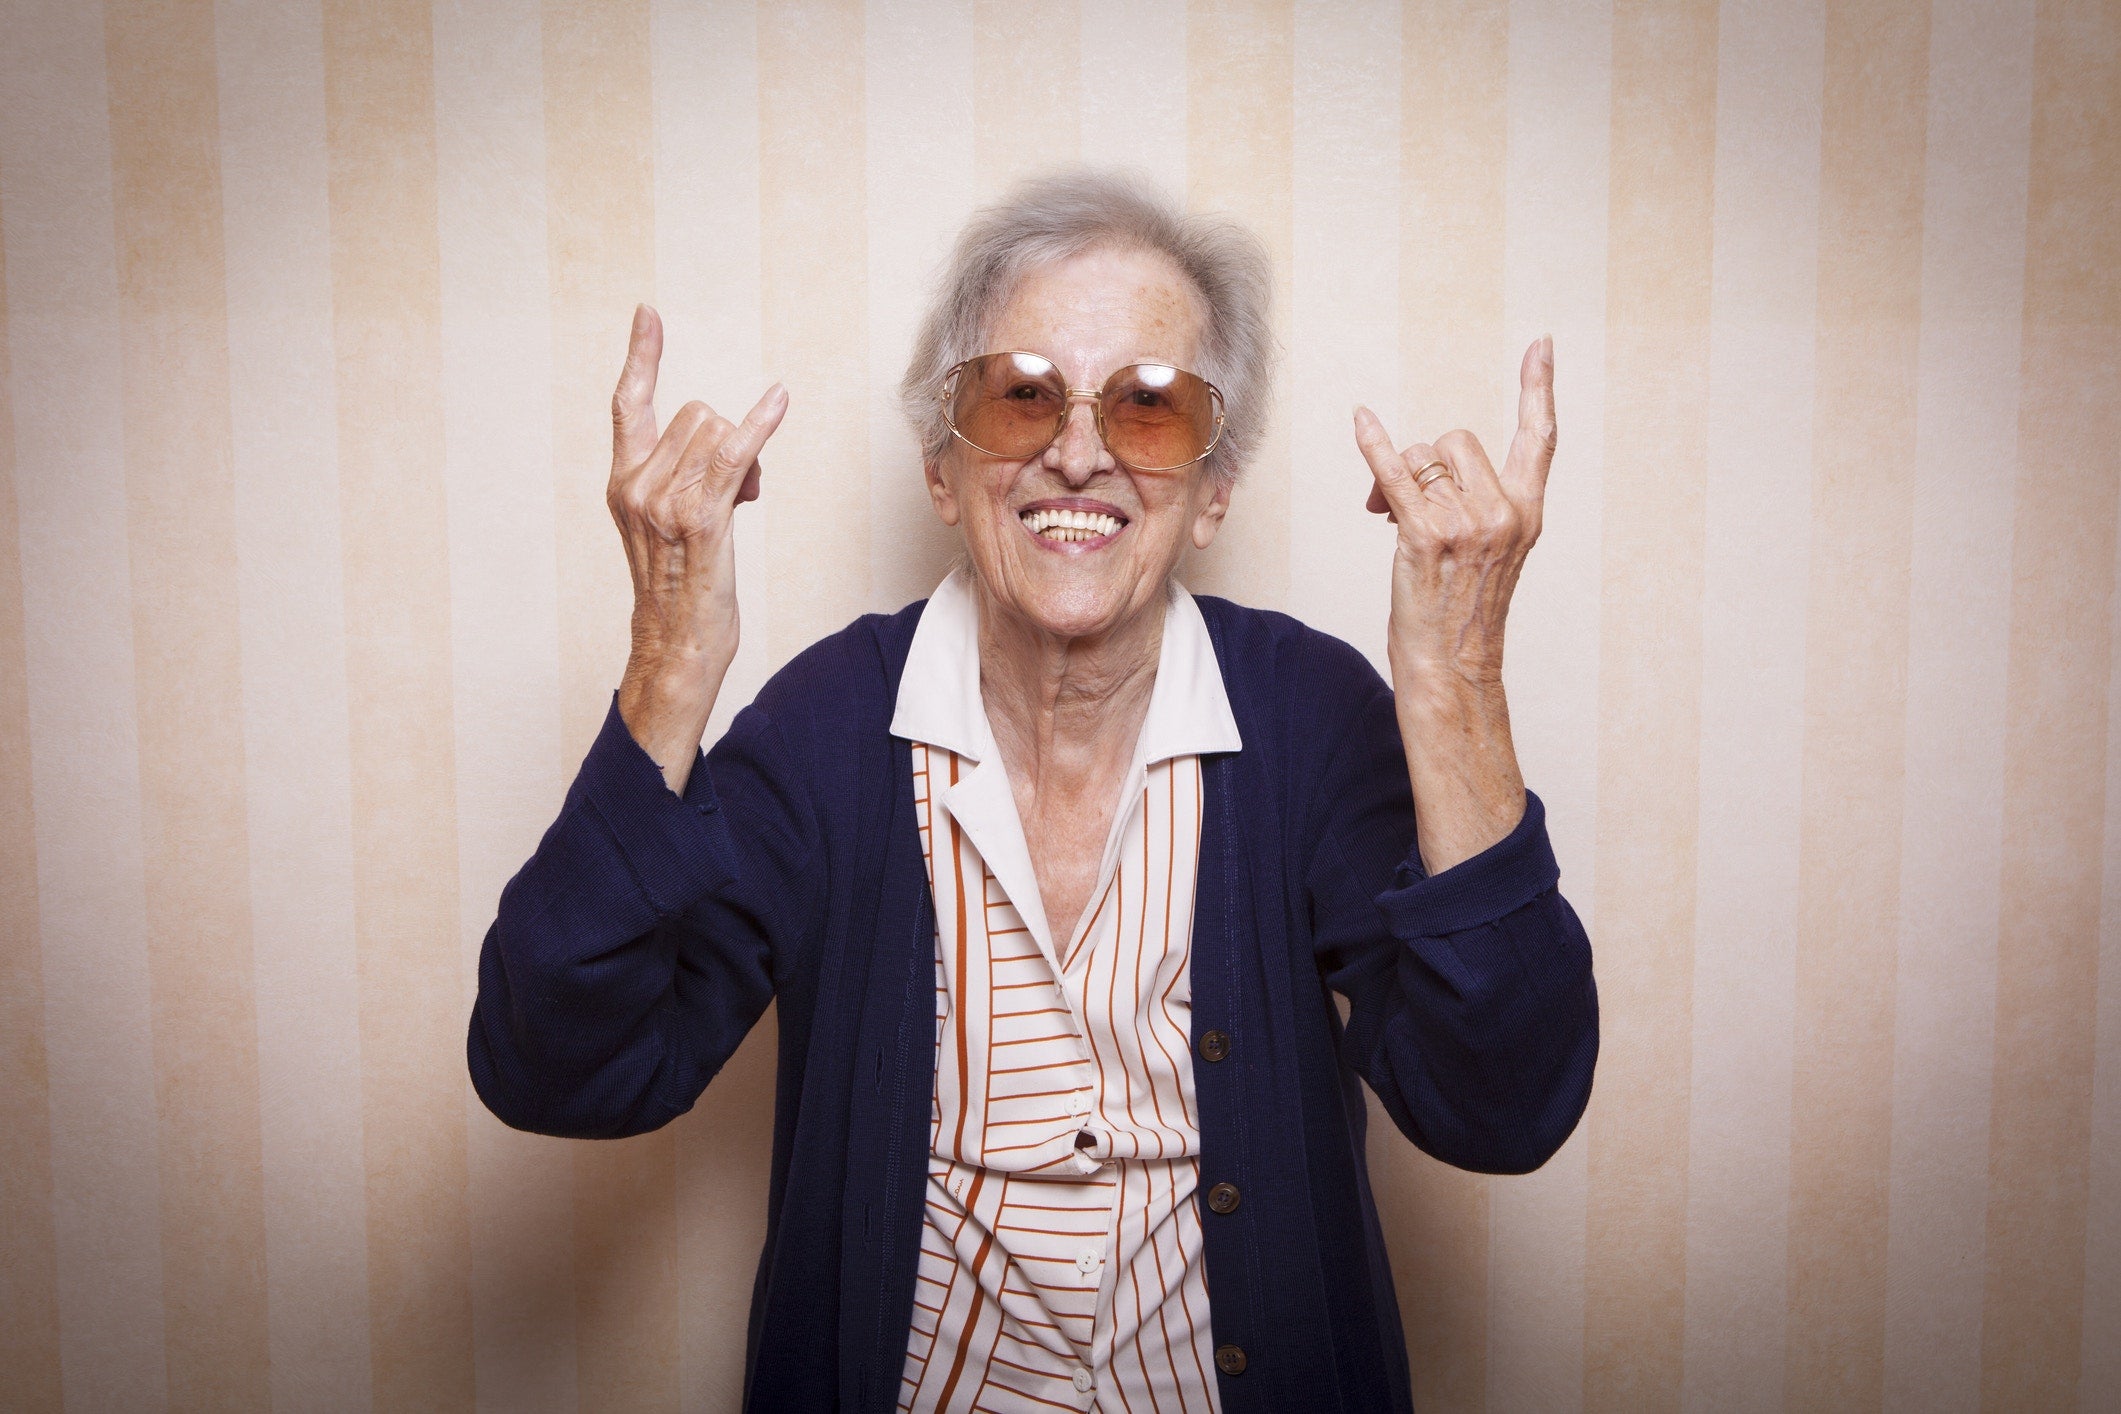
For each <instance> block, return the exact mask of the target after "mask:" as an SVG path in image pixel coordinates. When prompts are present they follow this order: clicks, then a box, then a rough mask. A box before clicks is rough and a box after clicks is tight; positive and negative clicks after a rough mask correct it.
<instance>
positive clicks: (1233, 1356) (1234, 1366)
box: [1215, 1345, 1245, 1375]
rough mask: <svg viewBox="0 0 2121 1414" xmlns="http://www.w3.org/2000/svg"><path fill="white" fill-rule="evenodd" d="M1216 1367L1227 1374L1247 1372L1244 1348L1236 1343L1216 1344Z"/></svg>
mask: <svg viewBox="0 0 2121 1414" xmlns="http://www.w3.org/2000/svg"><path fill="white" fill-rule="evenodd" d="M1215 1368H1216V1369H1218V1370H1220V1371H1222V1372H1223V1373H1224V1374H1226V1375H1242V1374H1243V1373H1244V1372H1245V1352H1244V1348H1243V1347H1242V1346H1236V1345H1218V1346H1216V1347H1215Z"/></svg>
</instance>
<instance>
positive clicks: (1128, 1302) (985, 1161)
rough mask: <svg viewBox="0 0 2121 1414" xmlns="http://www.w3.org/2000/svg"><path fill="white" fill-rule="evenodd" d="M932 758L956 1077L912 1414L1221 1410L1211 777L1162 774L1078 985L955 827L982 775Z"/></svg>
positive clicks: (938, 1109)
mask: <svg viewBox="0 0 2121 1414" xmlns="http://www.w3.org/2000/svg"><path fill="white" fill-rule="evenodd" d="M913 763H914V777H913V784H914V797H915V807H916V818H917V820H918V822H919V825H920V835H921V848H922V852H923V854H924V856H925V857H926V859H927V864H928V877H929V883H930V885H931V889H932V892H933V895H934V897H935V900H936V958H935V983H936V1005H935V1010H936V1075H935V1091H934V1103H933V1109H932V1114H931V1123H930V1126H929V1133H930V1146H931V1155H930V1159H929V1171H928V1193H927V1205H926V1215H925V1219H924V1223H923V1230H922V1237H921V1257H920V1270H919V1284H918V1288H917V1291H916V1293H915V1302H914V1312H913V1316H914V1319H913V1329H912V1332H911V1334H910V1336H909V1338H908V1343H907V1349H906V1362H905V1368H904V1372H903V1375H902V1378H901V1384H900V1394H899V1408H900V1409H902V1410H907V1411H910V1412H911V1414H929V1411H939V1414H960V1412H961V1411H975V1410H977V1411H991V1412H993V1414H1013V1411H1030V1410H1054V1409H1064V1410H1091V1409H1097V1410H1106V1411H1114V1410H1119V1411H1129V1414H1211V1412H1212V1411H1216V1410H1217V1409H1218V1407H1219V1406H1218V1404H1217V1395H1216V1387H1215V1377H1214V1375H1213V1374H1212V1373H1211V1372H1212V1371H1213V1370H1214V1364H1213V1356H1212V1341H1211V1338H1210V1333H1209V1324H1208V1290H1207V1280H1206V1269H1205V1264H1204V1261H1203V1252H1202V1242H1201V1227H1200V1212H1199V1209H1198V1208H1197V1207H1196V1205H1195V1203H1194V1196H1193V1195H1194V1189H1195V1187H1196V1186H1197V1183H1198V1179H1199V1153H1200V1130H1199V1125H1198V1123H1197V1119H1196V1111H1195V1108H1194V1098H1193V1067H1192V1060H1193V1053H1192V1046H1191V1042H1190V1036H1191V1024H1190V1023H1191V1012H1192V996H1191V987H1190V981H1189V973H1188V970H1187V967H1188V962H1189V959H1190V956H1191V951H1192V936H1193V880H1194V875H1195V869H1196V864H1197V862H1198V858H1199V850H1200V820H1201V773H1200V760H1199V758H1198V757H1197V756H1179V757H1173V758H1171V759H1169V760H1165V761H1160V762H1157V763H1155V764H1153V765H1151V766H1149V767H1148V768H1147V771H1146V775H1145V778H1144V781H1143V786H1142V789H1141V791H1140V793H1139V794H1138V795H1137V796H1135V797H1134V798H1132V799H1131V800H1129V801H1127V802H1125V809H1126V811H1127V814H1126V816H1125V818H1124V819H1123V820H1122V821H1121V822H1119V823H1118V826H1117V828H1118V830H1119V831H1120V834H1121V846H1120V848H1119V849H1118V850H1117V851H1116V852H1114V854H1113V857H1112V858H1111V859H1110V860H1109V861H1108V867H1109V869H1110V873H1109V876H1108V877H1106V878H1104V879H1101V880H1099V883H1098V888H1097V889H1096V890H1094V891H1093V894H1092V897H1093V898H1095V899H1096V900H1097V901H1096V903H1095V904H1094V905H1093V906H1092V907H1091V909H1090V910H1089V915H1088V916H1087V917H1086V918H1085V919H1084V920H1083V921H1082V922H1081V923H1080V924H1079V925H1078V926H1077V930H1076V933H1075V936H1074V937H1072V938H1070V939H1066V940H1055V941H1056V948H1055V953H1056V955H1057V956H1058V957H1060V958H1061V959H1063V961H1062V965H1061V968H1060V971H1059V973H1058V974H1057V975H1056V973H1055V971H1054V966H1053V964H1052V963H1051V962H1049V961H1048V960H1047V957H1046V954H1045V953H1044V952H1043V951H1042V950H1041V949H1040V947H1039V946H1038V944H1037V942H1036V941H1035V940H1034V939H1033V938H1032V936H1031V934H1030V930H1029V929H1027V928H1026V927H1025V925H1024V921H1023V919H1022V917H1021V916H1020V915H1019V914H1018V913H1017V910H1016V908H1015V906H1014V905H1013V904H1012V903H1011V902H1010V901H1009V898H1008V896H1007V893H1006V891H1005V890H1004V889H1003V888H1002V886H1001V884H1000V883H999V881H998V880H996V878H995V877H994V875H993V873H992V872H991V871H990V870H989V869H988V868H987V865H986V862H985V861H984V860H983V859H982V858H981V857H980V854H979V850H978V848H977V846H976V845H974V843H973V842H972V840H971V838H970V836H969V833H968V832H967V831H965V830H963V829H960V828H959V827H958V825H957V823H956V822H955V821H954V820H952V819H951V818H950V810H949V805H948V803H947V800H946V799H945V797H947V796H948V794H949V788H950V787H951V786H952V785H954V784H956V783H957V782H958V781H959V780H960V778H961V776H962V775H963V774H964V769H963V768H964V767H965V766H966V765H967V764H968V763H965V762H962V761H961V760H960V758H959V757H958V756H957V755H956V754H955V753H954V752H951V751H948V750H946V749H944V748H942V747H931V746H928V745H925V744H923V743H921V742H915V743H914V744H913ZM930 782H935V783H936V786H935V789H934V790H933V791H932V792H931V789H930ZM938 845H940V856H939V854H938Z"/></svg>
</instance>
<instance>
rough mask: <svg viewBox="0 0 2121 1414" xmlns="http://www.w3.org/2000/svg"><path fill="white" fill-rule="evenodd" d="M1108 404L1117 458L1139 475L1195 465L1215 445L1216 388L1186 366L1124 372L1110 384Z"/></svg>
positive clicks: (1110, 435) (1108, 421)
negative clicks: (1185, 368)
mask: <svg viewBox="0 0 2121 1414" xmlns="http://www.w3.org/2000/svg"><path fill="white" fill-rule="evenodd" d="M1102 402H1103V405H1104V413H1105V437H1106V439H1107V441H1108V443H1109V445H1110V446H1111V448H1112V455H1113V456H1114V457H1116V458H1118V459H1119V460H1120V461H1122V462H1125V463H1126V464H1127V465H1128V466H1131V467H1133V468H1134V469H1135V470H1137V471H1168V470H1173V469H1175V468H1178V467H1182V466H1190V465H1192V464H1193V463H1194V462H1197V461H1199V460H1200V459H1201V458H1202V457H1203V456H1204V455H1206V454H1207V451H1208V448H1209V446H1210V445H1212V444H1213V442H1214V441H1215V430H1216V426H1217V422H1218V417H1219V413H1220V408H1219V407H1218V405H1217V404H1218V399H1217V397H1216V394H1215V390H1214V389H1213V388H1211V387H1209V386H1208V384H1207V382H1206V381H1205V380H1203V379H1201V378H1199V377H1197V376H1196V375H1194V374H1191V373H1188V372H1186V371H1185V370H1184V369H1182V368H1171V367H1168V366H1167V365H1164V364H1161V363H1137V364H1135V365H1133V366H1132V367H1129V368H1122V369H1121V370H1120V371H1119V372H1117V373H1115V374H1113V375H1112V377H1111V378H1110V379H1109V380H1107V381H1106V383H1105V389H1104V394H1103V397H1102Z"/></svg>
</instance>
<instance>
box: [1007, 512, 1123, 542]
mask: <svg viewBox="0 0 2121 1414" xmlns="http://www.w3.org/2000/svg"><path fill="white" fill-rule="evenodd" d="M1017 518H1018V519H1019V520H1021V521H1022V522H1023V523H1024V529H1026V530H1028V531H1030V532H1031V534H1032V536H1033V538H1035V539H1039V540H1044V541H1046V542H1047V543H1049V544H1055V545H1073V544H1083V543H1087V542H1090V541H1095V540H1109V539H1111V538H1112V537H1113V536H1115V535H1117V534H1119V532H1120V531H1121V530H1122V529H1123V528H1124V527H1125V526H1126V524H1127V522H1126V521H1124V520H1122V519H1121V518H1120V517H1118V516H1115V515H1108V514H1106V513H1105V512H1103V511H1071V510H1058V509H1054V510H1031V511H1025V512H1024V513H1023V514H1022V515H1021V516H1019V517H1017Z"/></svg>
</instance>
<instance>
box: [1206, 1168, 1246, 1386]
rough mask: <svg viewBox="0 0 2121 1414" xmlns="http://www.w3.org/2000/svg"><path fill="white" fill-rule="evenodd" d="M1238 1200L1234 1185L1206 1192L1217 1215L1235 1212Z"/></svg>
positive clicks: (1223, 1184)
mask: <svg viewBox="0 0 2121 1414" xmlns="http://www.w3.org/2000/svg"><path fill="white" fill-rule="evenodd" d="M1238 1198H1239V1194H1238V1192H1237V1185H1236V1184H1234V1183H1218V1184H1216V1185H1215V1186H1214V1187H1213V1188H1211V1189H1209V1190H1208V1206H1209V1207H1210V1208H1213V1209H1214V1210H1215V1211H1216V1212H1218V1213H1234V1212H1236V1211H1237V1203H1238ZM1232 1348H1233V1349H1234V1348H1235V1347H1232ZM1240 1358H1242V1357H1240Z"/></svg>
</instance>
